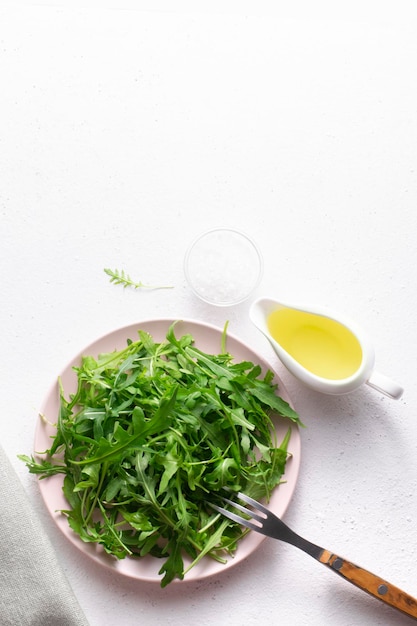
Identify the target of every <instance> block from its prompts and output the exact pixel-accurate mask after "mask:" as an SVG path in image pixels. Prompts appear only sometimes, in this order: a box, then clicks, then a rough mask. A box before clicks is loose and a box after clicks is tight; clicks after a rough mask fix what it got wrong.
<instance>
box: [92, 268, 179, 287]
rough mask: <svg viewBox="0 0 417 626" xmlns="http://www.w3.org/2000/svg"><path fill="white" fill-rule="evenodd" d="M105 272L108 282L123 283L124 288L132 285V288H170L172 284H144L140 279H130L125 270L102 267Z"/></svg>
mask: <svg viewBox="0 0 417 626" xmlns="http://www.w3.org/2000/svg"><path fill="white" fill-rule="evenodd" d="M104 271H105V273H106V274H107V275H108V276H110V282H111V283H114V284H115V285H123V287H124V288H125V289H126V287H132V288H133V289H172V286H167V285H166V286H158V285H156V286H154V285H145V283H142V282H141V281H139V282H135V281H134V280H132V279H131V278H130V276H129V274H126V272H125V271H124V270H121V271H119V270H117V269H116V270H111V269H108V268H105V269H104Z"/></svg>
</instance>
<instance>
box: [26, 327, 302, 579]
mask: <svg viewBox="0 0 417 626" xmlns="http://www.w3.org/2000/svg"><path fill="white" fill-rule="evenodd" d="M174 321H175V320H172V319H159V320H148V321H144V322H140V323H138V324H132V325H131V326H125V327H123V328H119V329H117V330H114V331H113V332H111V333H109V334H107V335H105V336H104V337H101V338H100V339H97V340H96V341H94V342H93V343H92V344H90V345H89V346H87V347H86V348H85V349H84V350H82V352H80V353H79V354H78V355H77V356H76V357H75V358H74V359H72V361H71V362H70V363H68V365H67V366H66V367H65V369H64V370H63V372H62V373H61V375H60V377H61V380H62V384H63V388H64V392H65V397H68V396H69V394H71V393H74V392H75V390H76V383H77V378H76V374H75V372H74V371H73V369H72V368H73V366H74V365H79V364H80V362H81V357H82V356H83V355H92V356H98V354H100V353H103V352H111V351H113V350H120V349H121V348H123V347H124V346H125V345H126V340H127V339H132V340H135V339H136V338H137V332H138V330H139V329H140V330H144V331H146V332H148V333H150V334H151V335H152V337H153V338H154V340H155V341H158V342H159V341H163V340H164V339H165V336H166V333H167V331H168V328H169V326H170V324H172V322H174ZM186 333H189V334H191V335H192V336H193V337H194V339H195V345H196V346H197V347H198V348H199V349H200V350H203V351H204V352H207V353H211V354H218V353H219V352H220V351H221V337H222V329H219V328H216V327H214V326H211V325H208V324H204V323H202V322H196V321H192V320H184V321H179V322H178V323H177V324H176V330H175V334H176V336H177V337H180V336H181V335H183V334H186ZM226 347H227V351H228V352H229V353H230V354H232V355H233V358H234V361H235V362H239V361H252V362H253V363H257V364H259V365H261V367H262V368H263V370H264V371H266V370H267V369H272V368H271V366H270V365H269V364H268V363H267V362H266V361H265V360H264V359H263V358H262V357H261V356H259V355H258V354H256V353H255V352H253V350H251V349H250V348H249V347H248V346H247V345H245V344H244V343H243V342H242V341H240V340H239V339H237V338H236V337H234V336H233V335H230V334H229V333H228V335H227V346H226ZM276 376H277V375H276ZM276 381H277V382H278V383H279V394H280V395H281V397H282V398H284V399H285V400H287V402H289V403H291V402H290V398H289V397H288V394H287V392H286V390H285V388H284V386H283V385H282V383H281V382H280V381H279V379H278V377H277V378H276ZM58 408H59V390H58V382H56V383H55V384H54V385H53V386H52V388H51V389H50V391H49V393H48V395H47V397H46V398H45V400H44V403H43V405H42V408H41V411H40V414H41V416H42V417H41V419H39V421H38V424H37V428H36V433H35V451H36V453H37V454H38V453H39V452H42V451H43V450H46V449H48V448H50V446H51V437H52V436H54V434H55V432H56V428H55V426H53V425H52V424H54V423H55V422H56V420H57V415H58ZM288 427H291V429H292V434H291V440H290V444H289V452H290V453H291V458H290V459H289V460H288V462H287V467H286V474H285V477H284V479H285V481H286V482H284V483H283V484H281V485H280V486H279V487H278V488H277V489H275V491H274V493H273V495H272V497H271V500H270V503H269V505H268V506H269V508H270V509H271V510H272V511H273V512H274V513H276V514H277V515H278V516H281V517H282V516H283V514H284V513H285V511H286V509H287V507H288V505H289V502H290V500H291V497H292V494H293V492H294V489H295V485H296V482H297V477H298V472H299V467H300V453H301V440H300V433H299V429H298V426H297V425H295V424H294V423H293V422H291V421H290V420H287V419H283V418H277V419H276V431H277V434H278V441H281V440H282V438H283V437H284V435H285V433H286V432H287V429H288ZM62 483H63V477H62V475H57V476H52V477H50V478H46V479H44V480H41V481H39V488H40V491H41V495H42V497H43V500H44V502H45V504H46V506H47V508H48V511H49V513H50V514H51V516H52V518H53V520H54V522H55V523H56V524H57V526H58V528H59V529H60V530H61V531H62V532H63V533H64V535H65V536H66V537H67V538H68V539H69V540H70V541H71V543H72V544H73V545H74V546H76V547H77V548H78V549H79V550H81V551H82V552H83V553H84V554H86V555H88V556H89V557H91V558H92V559H93V560H94V561H96V563H98V564H99V565H102V566H105V567H107V568H110V569H111V570H113V571H114V572H118V573H120V574H123V575H124V576H128V577H129V578H134V579H137V580H142V581H151V582H160V581H161V576H160V575H159V574H158V571H159V569H160V567H161V560H160V559H158V558H155V557H150V556H149V557H148V556H147V557H144V558H141V559H133V558H129V557H127V558H125V559H123V560H118V559H116V558H113V557H111V556H109V555H108V554H106V553H105V552H104V551H103V550H102V548H100V546H97V545H95V544H90V543H84V542H83V541H82V540H81V539H80V538H79V537H78V535H76V534H75V533H74V532H73V531H72V529H71V528H70V527H69V525H68V522H67V519H66V518H65V516H63V515H62V514H60V513H59V510H60V509H67V508H68V503H67V501H66V499H65V498H64V495H63V492H62ZM263 539H264V536H263V535H261V534H259V533H255V532H250V533H249V534H248V535H246V537H245V538H244V539H242V540H241V542H240V543H239V546H238V549H237V551H236V554H235V556H234V557H230V558H228V560H227V562H226V563H225V564H222V563H218V562H217V561H215V560H213V559H211V558H210V557H205V558H203V559H202V560H201V561H200V562H199V563H198V564H197V565H196V566H194V567H193V568H192V569H191V570H190V571H189V572H188V573H187V574H186V576H185V578H184V581H192V580H201V579H203V578H206V577H209V576H213V575H214V574H219V573H221V572H224V571H226V570H227V569H229V568H230V567H232V566H233V565H236V564H237V563H239V562H241V561H242V560H243V559H246V558H247V557H248V556H249V555H250V554H251V553H252V552H253V551H254V550H256V548H257V547H258V546H259V545H260V543H261V542H262V541H263ZM185 566H187V563H185ZM177 582H181V581H177Z"/></svg>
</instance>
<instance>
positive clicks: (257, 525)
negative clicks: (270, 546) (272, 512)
mask: <svg viewBox="0 0 417 626" xmlns="http://www.w3.org/2000/svg"><path fill="white" fill-rule="evenodd" d="M236 498H239V499H240V500H243V502H245V503H246V504H249V505H250V506H252V507H254V508H255V509H257V511H260V512H261V513H262V514H259V513H257V512H255V511H252V509H248V508H247V507H245V506H243V505H242V504H240V503H239V502H236V501H234V500H231V499H230V498H226V497H224V496H221V499H222V500H223V502H225V503H226V504H229V505H230V506H232V507H233V508H234V509H236V510H238V511H241V513H243V514H244V515H247V516H249V519H247V518H246V517H242V516H241V515H237V513H234V512H233V511H230V510H229V509H226V508H224V507H220V506H217V505H216V504H212V503H210V506H211V507H212V508H213V509H215V510H216V511H218V513H221V514H222V515H224V516H225V517H228V518H229V519H231V520H233V521H234V522H237V523H238V524H241V525H242V526H246V528H250V529H251V530H255V531H257V532H261V533H262V532H263V522H264V521H265V518H266V515H267V513H268V509H266V508H265V507H264V506H263V505H262V504H260V503H259V502H257V501H256V500H253V498H250V497H249V496H247V495H245V494H244V493H240V492H239V493H236Z"/></svg>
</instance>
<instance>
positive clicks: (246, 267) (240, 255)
mask: <svg viewBox="0 0 417 626" xmlns="http://www.w3.org/2000/svg"><path fill="white" fill-rule="evenodd" d="M184 273H185V277H186V279H187V282H188V284H189V286H190V288H191V289H192V291H193V292H194V293H195V295H196V296H198V297H199V298H200V299H201V300H203V301H204V302H207V303H209V304H214V305H216V306H231V305H235V304H239V303H241V302H243V301H244V300H246V299H247V298H248V297H249V296H250V295H251V294H252V293H253V292H254V290H255V289H256V287H257V286H258V284H259V282H260V280H261V278H262V273H263V260H262V256H261V254H260V252H259V250H258V248H257V246H256V244H255V243H254V242H253V241H252V239H251V238H250V237H248V236H247V235H245V234H244V233H242V232H240V231H238V230H234V229H232V228H215V229H213V230H209V231H207V232H205V233H203V234H202V235H199V236H198V237H197V238H196V239H195V240H194V241H193V242H192V244H191V245H190V247H189V248H188V250H187V252H186V254H185V259H184Z"/></svg>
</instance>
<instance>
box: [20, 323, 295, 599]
mask: <svg viewBox="0 0 417 626" xmlns="http://www.w3.org/2000/svg"><path fill="white" fill-rule="evenodd" d="M174 327H175V324H173V325H172V326H171V327H170V328H169V331H168V333H167V336H166V340H164V341H163V342H161V343H156V342H155V341H154V340H153V338H152V337H151V336H150V335H149V334H148V333H146V332H143V331H138V336H139V338H138V339H137V340H136V341H132V340H128V341H127V345H126V347H125V348H124V349H122V350H120V351H115V352H112V353H108V354H102V355H100V356H99V357H98V358H93V357H91V356H86V357H84V358H83V359H82V363H81V365H80V367H76V368H74V369H75V371H76V373H77V379H78V388H77V391H76V393H75V394H74V395H73V396H71V397H70V399H68V400H67V399H65V397H64V390H63V389H62V386H61V400H60V412H59V417H58V423H57V432H56V435H55V436H54V438H53V440H52V445H51V448H50V449H49V450H48V451H47V457H46V458H45V459H44V460H41V461H39V462H37V461H36V460H35V459H34V457H28V456H25V455H21V456H20V458H21V459H22V460H23V461H25V462H26V464H27V467H28V469H29V471H30V472H32V473H36V474H39V475H40V478H47V477H48V476H51V475H53V474H57V473H62V474H64V482H63V490H64V494H65V497H66V499H67V501H68V503H69V506H70V508H69V509H68V510H65V511H62V513H63V514H65V515H66V516H67V518H68V522H69V524H70V526H71V528H72V529H73V530H74V531H75V532H76V533H77V534H78V535H79V536H80V537H81V539H82V540H83V541H86V542H96V543H98V544H100V545H101V546H102V547H103V548H104V550H105V551H106V552H107V553H109V554H112V555H114V556H115V557H117V558H119V559H123V558H125V557H126V556H129V557H142V556H144V555H147V554H150V555H152V556H155V557H161V558H162V559H163V563H162V566H161V569H160V572H159V573H160V574H161V576H162V579H161V586H163V587H164V586H166V585H167V584H168V583H170V582H171V581H172V580H173V579H174V578H180V579H182V578H183V577H184V574H185V571H184V561H183V556H184V555H188V558H191V561H192V562H191V565H190V566H189V567H188V569H190V567H192V566H193V565H195V564H196V563H197V562H198V561H199V560H200V559H201V558H202V557H203V556H205V555H209V556H211V557H212V558H215V559H217V560H219V561H222V560H225V555H226V554H233V552H234V551H235V550H236V547H237V543H238V541H239V539H240V538H241V537H242V536H243V535H244V534H245V533H246V532H247V531H244V530H243V529H242V528H241V527H240V526H239V525H237V524H235V523H234V522H231V521H229V520H228V519H226V518H223V517H222V516H220V515H219V514H218V513H216V512H215V511H213V510H212V509H211V508H210V506H209V505H208V504H207V502H209V501H210V500H213V499H215V495H216V494H217V493H219V492H221V491H222V490H223V489H224V488H226V489H231V490H233V491H244V492H245V493H247V494H248V495H251V496H252V497H254V498H261V497H266V498H267V499H268V498H269V496H270V493H271V491H272V490H273V488H274V487H275V486H276V485H277V484H279V482H280V481H281V478H282V475H283V473H284V470H285V464H286V459H287V445H288V441H289V437H290V429H289V430H288V433H287V434H286V436H285V437H284V440H283V441H282V442H280V443H279V444H278V443H277V442H276V441H274V436H273V434H271V433H273V432H274V429H273V427H272V422H271V417H270V414H271V413H275V414H276V413H278V414H279V415H282V416H285V417H288V418H290V419H291V420H293V421H294V422H298V421H299V418H298V415H297V413H296V412H295V411H294V410H293V409H292V408H291V407H290V406H289V405H288V404H287V403H286V402H285V401H284V400H283V399H281V398H280V397H279V396H278V395H277V393H276V390H277V385H275V384H273V374H272V373H271V372H267V373H266V374H265V375H264V376H263V377H262V378H261V368H260V366H259V365H254V364H253V363H251V362H241V363H234V362H233V360H232V357H231V355H230V354H228V353H227V352H222V353H221V354H218V355H209V354H206V353H204V352H202V351H200V350H199V349H198V348H196V347H195V346H194V340H193V337H192V336H191V335H183V336H182V337H180V338H177V337H176V336H175V334H174ZM186 571H188V570H186Z"/></svg>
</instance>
